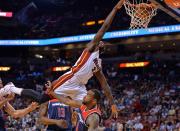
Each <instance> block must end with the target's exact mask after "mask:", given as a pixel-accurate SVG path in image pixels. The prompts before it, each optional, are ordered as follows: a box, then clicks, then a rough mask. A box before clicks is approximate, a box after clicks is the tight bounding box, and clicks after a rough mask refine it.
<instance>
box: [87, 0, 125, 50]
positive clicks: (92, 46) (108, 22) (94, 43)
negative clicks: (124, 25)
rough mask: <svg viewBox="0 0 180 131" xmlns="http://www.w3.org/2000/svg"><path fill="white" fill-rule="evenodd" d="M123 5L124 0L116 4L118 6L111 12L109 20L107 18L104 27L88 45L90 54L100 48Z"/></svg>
mask: <svg viewBox="0 0 180 131" xmlns="http://www.w3.org/2000/svg"><path fill="white" fill-rule="evenodd" d="M123 3H124V0H120V1H119V2H118V3H117V4H116V6H115V7H114V8H113V10H112V11H111V13H110V14H109V15H108V16H107V18H106V20H105V22H104V24H103V25H102V27H101V28H100V29H99V31H98V32H97V34H96V35H95V37H94V39H93V40H92V41H91V42H90V43H88V45H87V49H88V50H89V51H90V52H93V51H94V49H95V48H96V47H97V46H98V44H99V42H100V41H101V40H102V38H103V36H104V34H105V32H106V31H107V30H108V29H109V27H110V25H111V23H112V21H113V19H114V17H115V15H116V12H117V11H118V10H119V9H120V8H121V7H122V5H123Z"/></svg>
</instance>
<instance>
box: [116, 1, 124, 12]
mask: <svg viewBox="0 0 180 131" xmlns="http://www.w3.org/2000/svg"><path fill="white" fill-rule="evenodd" d="M124 1H125V0H120V1H119V2H118V3H117V4H116V6H115V7H114V8H115V9H117V10H119V9H120V8H121V7H122V5H123V4H124Z"/></svg>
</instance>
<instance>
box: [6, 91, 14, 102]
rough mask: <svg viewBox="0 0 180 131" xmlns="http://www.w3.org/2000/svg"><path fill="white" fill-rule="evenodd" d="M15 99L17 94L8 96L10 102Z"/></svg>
mask: <svg viewBox="0 0 180 131" xmlns="http://www.w3.org/2000/svg"><path fill="white" fill-rule="evenodd" d="M14 97H15V94H14V93H11V94H9V95H8V96H7V99H8V100H9V101H11V100H13V99H14Z"/></svg>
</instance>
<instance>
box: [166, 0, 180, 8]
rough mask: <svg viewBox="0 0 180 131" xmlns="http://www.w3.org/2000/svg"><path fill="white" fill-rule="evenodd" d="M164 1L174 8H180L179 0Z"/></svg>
mask: <svg viewBox="0 0 180 131" xmlns="http://www.w3.org/2000/svg"><path fill="white" fill-rule="evenodd" d="M164 2H165V3H166V4H167V5H169V6H171V7H173V8H180V1H179V0H165V1H164Z"/></svg>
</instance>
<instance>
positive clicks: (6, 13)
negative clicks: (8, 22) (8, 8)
mask: <svg viewBox="0 0 180 131" xmlns="http://www.w3.org/2000/svg"><path fill="white" fill-rule="evenodd" d="M12 15H13V13H12V12H0V17H12Z"/></svg>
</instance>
